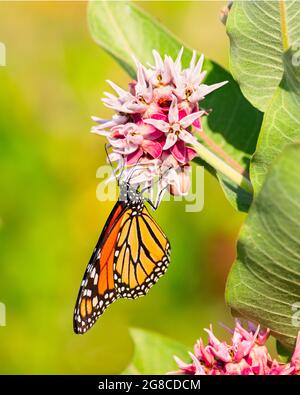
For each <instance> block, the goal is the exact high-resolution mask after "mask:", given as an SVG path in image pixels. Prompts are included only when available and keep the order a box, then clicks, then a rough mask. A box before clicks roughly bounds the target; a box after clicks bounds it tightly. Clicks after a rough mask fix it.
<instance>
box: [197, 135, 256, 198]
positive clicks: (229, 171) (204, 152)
mask: <svg viewBox="0 0 300 395" xmlns="http://www.w3.org/2000/svg"><path fill="white" fill-rule="evenodd" d="M193 147H194V149H195V150H196V151H197V154H198V155H199V157H200V158H201V159H203V160H204V161H205V162H206V163H208V164H209V165H210V166H212V167H213V168H214V169H215V170H217V171H219V172H220V173H222V174H223V175H224V176H226V177H227V178H229V179H230V180H231V181H233V182H234V183H235V184H236V185H238V186H239V187H240V188H242V189H244V190H245V191H247V192H249V193H251V195H252V194H253V187H252V184H251V181H250V180H249V179H248V178H247V177H245V176H244V175H243V174H241V173H239V172H238V171H237V170H235V169H233V168H232V167H231V166H229V165H228V164H227V163H226V162H224V161H223V160H222V159H220V158H219V157H218V156H217V155H215V154H214V153H213V152H211V151H210V150H209V149H207V148H206V147H205V146H204V145H203V144H201V143H199V142H198V143H197V144H193Z"/></svg>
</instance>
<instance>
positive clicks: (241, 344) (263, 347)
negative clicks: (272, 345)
mask: <svg viewBox="0 0 300 395" xmlns="http://www.w3.org/2000/svg"><path fill="white" fill-rule="evenodd" d="M206 332H207V333H208V344H207V345H206V346H205V345H204V343H203V341H202V339H200V340H198V341H197V343H196V345H195V347H194V353H193V354H192V353H189V355H190V358H191V362H190V363H185V362H183V361H181V360H180V359H178V358H175V361H176V363H177V365H178V367H179V370H178V371H177V372H174V373H179V374H206V375H217V374H218V375H298V374H300V332H299V334H298V337H297V341H296V346H295V350H294V353H293V355H292V357H291V361H290V362H288V363H280V362H277V360H276V359H272V357H271V356H270V354H269V351H268V347H267V344H266V341H267V340H268V337H269V335H270V330H269V329H260V326H257V327H256V326H255V325H254V324H251V323H249V327H248V329H245V328H244V327H243V326H242V325H241V323H240V322H239V321H236V326H235V328H234V330H233V331H230V332H231V334H232V337H231V342H230V343H227V342H225V341H220V340H219V339H218V338H217V337H216V336H215V335H214V333H213V331H212V327H210V329H206Z"/></svg>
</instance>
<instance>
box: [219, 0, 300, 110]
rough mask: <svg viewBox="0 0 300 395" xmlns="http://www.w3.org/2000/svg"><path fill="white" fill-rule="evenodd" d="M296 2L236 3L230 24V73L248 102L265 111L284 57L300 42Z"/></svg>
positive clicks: (299, 4)
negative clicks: (284, 54)
mask: <svg viewBox="0 0 300 395" xmlns="http://www.w3.org/2000/svg"><path fill="white" fill-rule="evenodd" d="M299 26H300V2H299V1H297V0H288V1H284V0H277V1H276V0H274V1H269V0H253V1H244V0H236V1H234V4H233V7H232V9H231V11H230V13H229V17H228V20H227V24H226V27H227V32H228V35H229V37H230V44H231V45H230V52H231V59H230V65H231V71H232V73H233V76H234V78H235V79H236V80H237V81H238V82H239V84H240V87H241V90H242V92H243V93H244V95H245V96H246V98H247V99H248V100H249V101H250V102H251V103H252V104H253V105H254V106H255V107H257V108H258V109H260V110H261V111H265V110H266V109H267V107H268V104H269V102H270V100H271V99H272V97H273V94H274V91H275V90H276V88H277V86H278V84H279V83H280V81H281V79H282V74H283V62H282V55H283V52H284V51H285V50H287V48H288V47H290V46H292V45H293V44H296V43H297V41H299Z"/></svg>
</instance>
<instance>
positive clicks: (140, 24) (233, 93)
mask: <svg viewBox="0 0 300 395" xmlns="http://www.w3.org/2000/svg"><path fill="white" fill-rule="evenodd" d="M88 20H89V27H90V31H91V34H92V37H93V38H94V40H95V41H96V42H97V43H98V44H99V45H100V46H101V47H102V48H104V49H105V50H106V51H107V52H108V53H109V54H111V55H112V56H113V57H114V58H115V59H116V60H117V61H118V62H119V63H120V65H121V66H122V67H123V68H124V69H125V70H126V71H127V72H128V73H129V74H130V76H131V77H132V78H134V77H135V66H134V62H133V59H132V57H131V55H132V54H134V55H135V56H136V57H137V58H138V59H139V60H140V61H141V62H142V63H144V64H147V63H148V62H150V63H153V58H152V50H153V49H156V50H158V52H159V53H160V54H161V55H164V54H168V55H170V56H172V57H173V58H175V57H176V55H177V53H178V51H179V49H180V48H181V46H182V45H184V44H182V43H181V42H180V40H179V39H177V38H176V37H175V36H174V35H173V34H171V33H170V32H169V31H167V30H166V29H165V28H164V27H163V26H162V25H161V24H159V23H158V22H157V21H156V20H155V19H153V18H152V17H151V16H149V15H148V14H146V13H145V12H144V11H142V10H141V9H140V8H138V7H137V6H136V5H134V4H132V3H131V2H128V1H123V2H121V3H120V2H108V1H91V2H90V4H89V9H88ZM124 21H126V23H125V22H124ZM190 58H191V50H190V49H188V48H187V49H186V50H185V51H184V56H183V64H184V65H185V66H187V65H188V63H189V61H190ZM204 68H205V69H206V70H207V77H206V80H205V83H207V84H212V83H216V82H220V81H223V80H228V81H229V83H228V84H227V85H225V86H224V87H222V88H221V89H219V90H218V91H216V92H213V93H211V94H210V95H208V97H207V98H206V99H205V100H204V101H203V102H201V103H200V105H201V106H202V107H204V108H207V109H210V108H211V109H213V111H212V113H211V114H210V115H209V116H208V117H207V119H204V122H203V125H204V130H205V132H206V134H207V135H208V136H209V138H211V139H212V140H213V141H214V142H215V143H217V144H218V145H219V146H221V147H222V149H223V150H224V151H225V152H226V154H227V155H229V156H230V157H232V158H233V159H234V160H235V161H236V162H238V163H239V165H240V166H242V168H243V169H245V171H247V170H248V167H249V162H250V158H251V155H252V154H253V152H254V150H255V146H256V142H257V138H258V134H259V130H260V126H261V122H262V114H261V113H260V112H259V111H257V110H256V109H255V108H254V107H252V106H251V105H250V103H249V102H248V101H247V100H246V99H245V98H244V97H243V95H242V93H241V91H240V89H239V86H238V85H237V83H236V82H235V81H234V80H233V78H232V77H231V75H230V73H228V71H226V70H225V69H223V68H222V67H221V66H219V65H217V64H216V63H214V62H212V61H210V60H206V61H205V63H204ZM205 166H206V164H205ZM206 167H208V166H206ZM224 190H225V194H226V196H227V198H228V199H229V200H230V201H231V203H232V204H233V205H234V206H235V207H243V210H247V209H248V201H249V199H247V200H245V199H244V194H240V189H239V188H237V187H236V186H233V188H232V192H231V193H227V190H226V189H224Z"/></svg>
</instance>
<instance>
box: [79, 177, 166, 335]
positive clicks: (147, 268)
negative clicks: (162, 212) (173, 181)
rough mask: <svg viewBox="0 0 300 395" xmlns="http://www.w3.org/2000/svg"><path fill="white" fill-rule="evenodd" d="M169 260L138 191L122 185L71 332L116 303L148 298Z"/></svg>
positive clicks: (81, 292)
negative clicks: (121, 299) (120, 299)
mask: <svg viewBox="0 0 300 395" xmlns="http://www.w3.org/2000/svg"><path fill="white" fill-rule="evenodd" d="M150 203H151V202H150ZM169 262H170V244H169V241H168V239H167V238H166V236H165V234H164V233H163V231H162V230H161V229H160V227H159V226H158V225H157V223H156V222H155V220H154V219H153V217H152V216H151V215H150V213H149V211H148V209H147V207H146V206H145V202H144V197H143V194H142V192H139V191H138V190H137V189H136V188H134V187H133V186H132V185H130V183H129V182H123V183H122V184H120V196H119V200H118V201H117V203H116V204H115V206H114V208H113V210H112V212H111V214H110V215H109V217H108V219H107V221H106V224H105V226H104V228H103V231H102V233H101V235H100V237H99V240H98V242H97V244H96V247H95V249H94V251H93V254H92V256H91V259H90V261H89V264H88V266H87V269H86V271H85V274H84V277H83V281H82V283H81V287H80V289H79V294H78V297H77V302H76V306H75V312H74V320H73V324H74V332H75V333H78V334H83V333H85V332H86V331H87V330H88V329H90V328H91V327H92V326H93V325H94V324H95V322H96V321H97V319H98V318H99V317H100V316H101V315H102V314H103V312H104V311H105V310H106V308H107V307H108V306H109V305H110V304H111V303H113V302H114V301H115V300H116V299H118V298H128V299H135V298H138V297H140V296H143V295H146V293H147V292H148V290H149V289H150V288H151V287H152V286H153V285H154V284H155V283H156V282H157V280H158V278H159V277H161V276H162V275H163V274H164V273H165V271H166V270H167V267H168V264H169Z"/></svg>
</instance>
